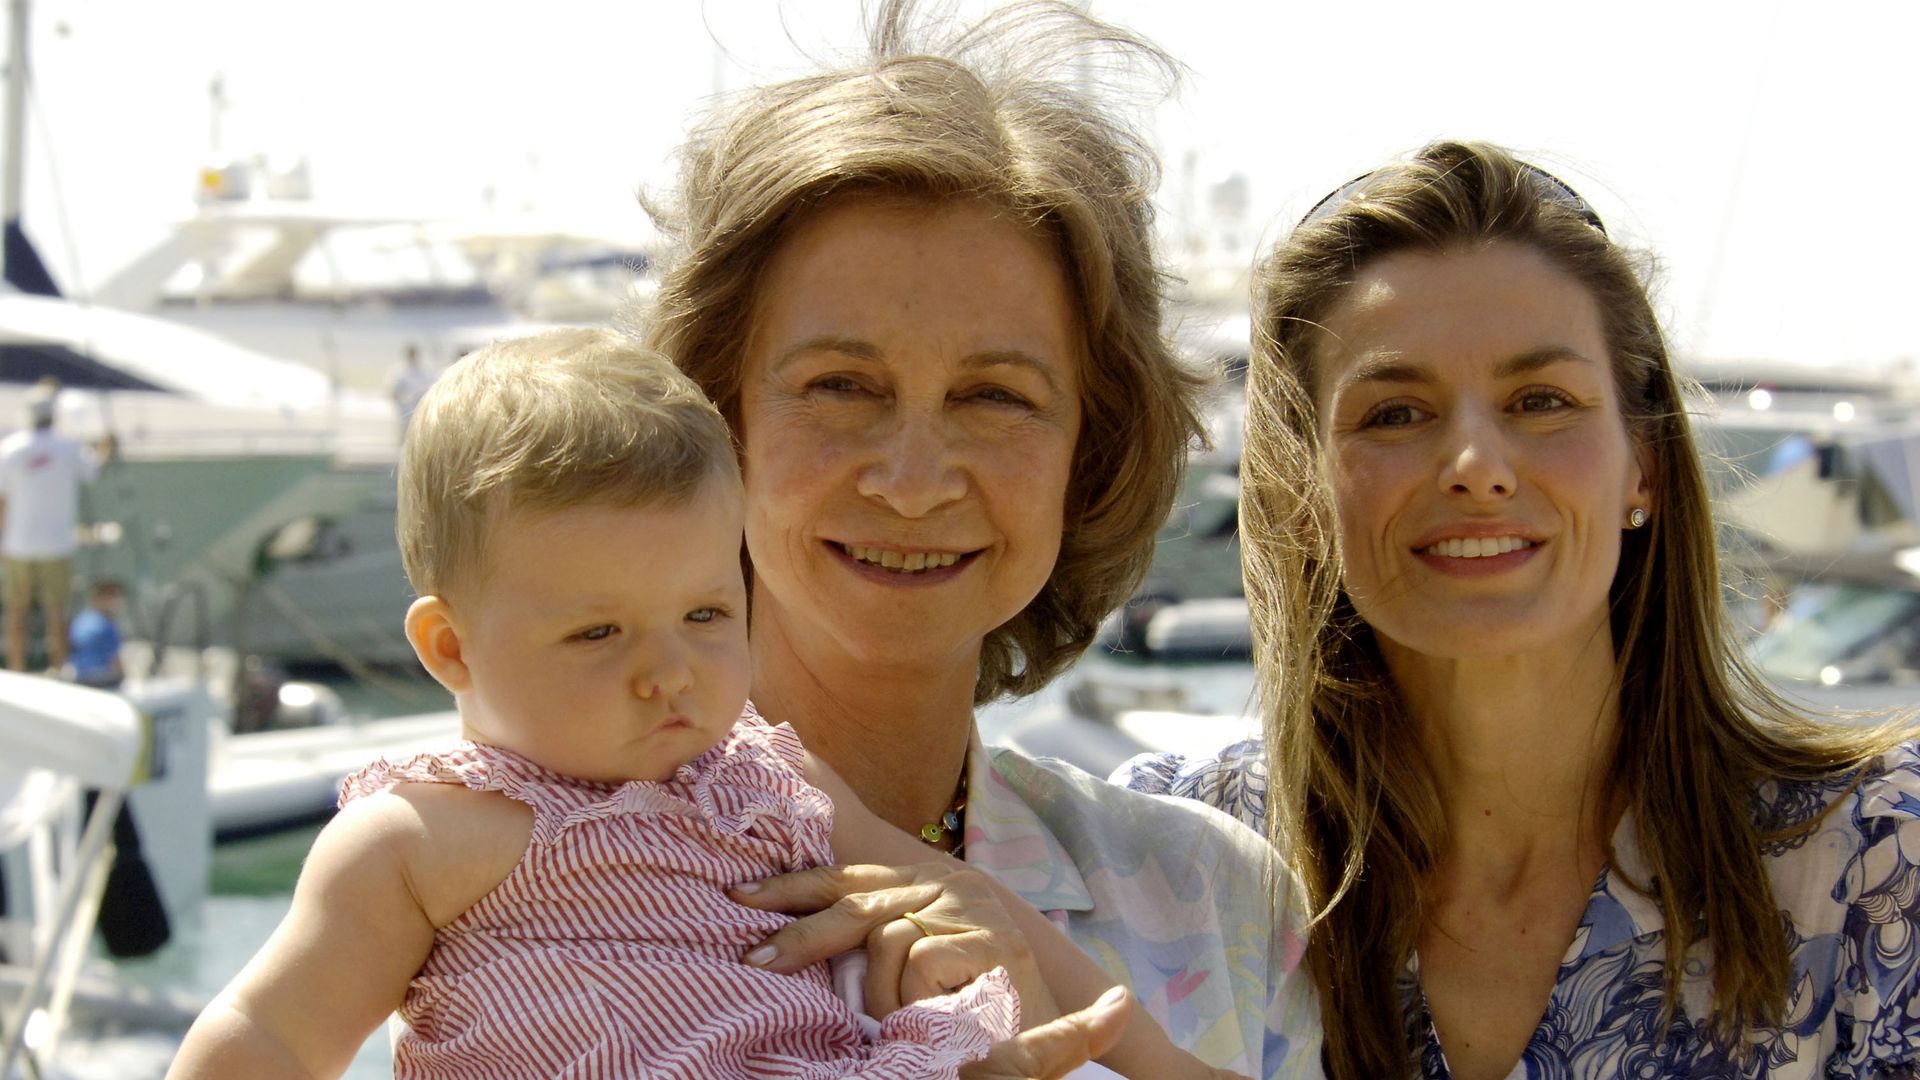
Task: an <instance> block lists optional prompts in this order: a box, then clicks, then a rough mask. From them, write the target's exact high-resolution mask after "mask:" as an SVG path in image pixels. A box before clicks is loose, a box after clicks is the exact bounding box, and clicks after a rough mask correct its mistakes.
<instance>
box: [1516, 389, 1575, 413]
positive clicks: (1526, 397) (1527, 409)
mask: <svg viewBox="0 0 1920 1080" xmlns="http://www.w3.org/2000/svg"><path fill="white" fill-rule="evenodd" d="M1572 404H1573V399H1571V398H1569V397H1567V395H1565V394H1563V393H1561V392H1560V391H1558V390H1529V391H1527V392H1526V393H1524V394H1522V395H1520V400H1519V401H1518V402H1517V403H1516V404H1515V408H1517V409H1519V411H1521V412H1523V413H1543V412H1553V411H1554V410H1556V409H1564V408H1566V407H1567V406H1569V405H1572Z"/></svg>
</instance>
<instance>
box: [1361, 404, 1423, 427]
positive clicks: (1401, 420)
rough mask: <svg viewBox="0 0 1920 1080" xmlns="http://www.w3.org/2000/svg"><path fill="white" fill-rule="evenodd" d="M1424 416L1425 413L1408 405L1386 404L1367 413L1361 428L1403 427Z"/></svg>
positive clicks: (1416, 407)
mask: <svg viewBox="0 0 1920 1080" xmlns="http://www.w3.org/2000/svg"><path fill="white" fill-rule="evenodd" d="M1424 416H1426V412H1425V411H1424V410H1422V409H1420V408H1419V407H1418V406H1415V405H1409V404H1407V403H1406V402H1402V401H1395V402H1388V403H1387V404H1385V405H1381V406H1379V407H1378V408H1376V409H1374V410H1373V411H1372V412H1370V413H1368V414H1367V417H1366V419H1365V420H1364V421H1362V426H1364V427H1405V426H1407V425H1408V424H1412V423H1416V422H1417V421H1419V420H1420V419H1421V418H1423V417H1424Z"/></svg>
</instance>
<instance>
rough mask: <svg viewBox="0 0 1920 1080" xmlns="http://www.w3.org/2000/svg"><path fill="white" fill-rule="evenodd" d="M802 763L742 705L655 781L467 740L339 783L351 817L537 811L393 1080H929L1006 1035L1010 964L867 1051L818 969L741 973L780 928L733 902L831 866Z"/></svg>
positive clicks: (441, 943) (465, 935)
mask: <svg viewBox="0 0 1920 1080" xmlns="http://www.w3.org/2000/svg"><path fill="white" fill-rule="evenodd" d="M800 761H801V751H800V741H799V739H798V738H797V737H796V736H795V735H794V734H793V731H792V729H791V728H789V727H787V726H786V725H784V724H783V725H779V726H777V727H776V726H770V725H768V724H767V723H766V722H765V721H764V720H762V719H761V718H760V717H759V716H758V715H756V714H755V713H754V712H753V710H752V707H751V706H748V709H747V712H746V714H745V715H743V716H742V717H741V719H740V721H739V722H738V723H737V724H735V726H734V729H733V733H732V734H731V735H730V736H729V737H728V738H727V739H726V740H725V741H723V742H722V743H721V744H720V745H718V746H716V747H714V748H713V749H711V750H709V751H707V752H706V753H705V754H702V755H701V756H700V757H699V758H696V759H695V760H694V761H692V762H690V763H688V764H686V765H683V766H681V767H680V769H679V770H678V772H677V773H676V774H675V775H674V778H673V779H671V780H667V781H662V782H658V783H656V782H652V781H632V782H629V783H625V784H597V783H589V782H585V781H581V780H576V779H573V778H571V777H567V776H562V775H560V774H558V773H553V772H549V771H547V770H545V769H542V768H541V767H539V766H538V765H535V764H533V763H532V762H530V761H527V760H526V759H525V758H522V757H519V756H517V755H515V754H512V753H510V752H508V751H505V750H500V749H497V748H494V747H489V746H479V745H474V744H463V745H461V746H460V747H459V748H457V749H454V750H451V751H449V752H446V753H439V754H423V755H421V756H419V757H416V758H414V759H412V760H411V761H408V762H405V763H403V764H393V763H389V762H384V761H381V762H375V763H374V764H373V765H371V766H369V767H367V768H366V769H364V770H362V771H361V772H359V773H356V774H355V775H353V776H351V777H349V778H348V779H347V781H346V782H345V784H344V785H343V786H342V791H341V797H340V801H341V802H342V803H343V804H344V803H346V802H347V801H349V800H351V799H355V798H359V797H361V796H364V795H367V794H371V793H373V792H377V791H383V790H385V789H387V788H389V787H391V786H393V785H395V784H400V783H445V784H464V785H466V786H467V787H470V788H474V789H478V790H483V791H498V792H501V793H502V794H504V795H506V796H508V797H510V798H513V799H517V800H519V801H520V802H523V803H525V804H527V805H528V806H530V807H532V808H533V813H534V824H533V837H532V839H531V841H530V842H529V843H528V845H527V852H526V854H525V855H524V856H522V857H521V860H520V863H519V865H518V866H516V867H515V868H514V870H513V872H512V873H510V874H508V875H507V878H506V880H505V881H503V882H501V883H500V885H499V887H498V888H496V889H494V890H493V891H492V892H491V893H488V894H487V895H486V896H484V897H482V898H481V899H480V901H479V902H478V903H476V904H474V906H473V907H471V908H469V909H468V910H467V912H466V913H465V914H463V915H461V916H460V917H459V918H457V919H455V920H454V921H453V922H451V923H449V924H447V926H446V927H445V928H443V929H442V930H441V931H440V932H439V933H438V934H436V935H435V936H434V945H433V952H432V953H431V954H430V955H429V956H428V957H427V962H426V965H425V966H424V967H422V968H421V969H420V972H419V974H417V975H415V976H414V979H413V982H412V983H411V984H409V986H408V987H407V994H406V1000H405V1002H404V1003H403V1004H402V1006H401V1009H400V1013H399V1016H400V1019H401V1021H402V1022H403V1025H404V1026H403V1027H401V1028H400V1029H399V1030H398V1031H397V1033H396V1035H395V1037H394V1075H395V1076H396V1077H405V1078H412V1077H419V1078H423V1080H425V1078H433V1080H440V1078H451V1077H460V1078H469V1077H473V1078H478V1077H488V1078H494V1077H498V1078H500V1080H528V1078H533V1077H538V1078H543V1080H544V1078H548V1077H554V1078H558V1077H580V1078H588V1077H592V1078H612V1077H621V1078H626V1077H634V1078H638V1077H646V1078H655V1077H658V1078H675V1080H679V1078H686V1080H694V1078H699V1080H727V1078H755V1080H758V1078H771V1077H780V1078H783V1080H784V1078H805V1080H827V1078H829V1077H866V1078H872V1080H892V1078H899V1080H908V1078H912V1080H922V1078H936V1077H955V1076H957V1074H958V1071H959V1068H960V1066H961V1065H962V1064H965V1063H966V1062H969V1061H974V1060H977V1059H979V1058H980V1057H983V1056H984V1055H985V1054H986V1051H987V1047H988V1046H989V1045H990V1044H991V1043H992V1042H994V1041H995V1040H998V1039H1004V1038H1007V1037H1010V1036H1011V1035H1012V1034H1013V1033H1014V1032H1015V1031H1016V1030H1017V1029H1018V1024H1019V1003H1018V998H1017V995H1015V993H1014V991H1013V986H1012V982H1011V980H1010V979H1009V978H1008V976H1007V973H1006V972H1005V971H1004V970H1002V969H995V970H994V971H992V972H989V973H988V974H987V975H985V976H982V977H981V978H979V979H976V980H975V981H974V982H973V983H972V984H970V985H969V986H967V987H965V988H963V989H962V990H960V991H959V992H958V993H956V994H953V995H950V996H948V997H944V998H936V999H931V1000H929V1001H924V1002H920V1003H919V1004H917V1005H911V1006H908V1007H906V1008H903V1009H900V1010H899V1011H897V1012H894V1013H893V1014H891V1015H889V1016H888V1017H887V1018H886V1019H885V1020H884V1021H882V1022H881V1023H880V1025H879V1035H878V1036H877V1037H874V1038H869V1037H867V1036H866V1035H863V1034H862V1032H861V1025H860V1023H859V1018H858V1017H857V1016H856V1015H855V1013H854V1012H853V1010H852V1009H850V1008H849V1007H848V1006H847V1005H846V1004H845V1003H844V1002H842V1001H841V1000H840V999H839V998H838V997H836V996H834V993H833V991H832V989H831V988H830V986H829V983H828V976H827V970H826V966H825V965H816V966H815V967H812V968H809V969H808V970H806V971H803V972H800V973H799V974H796V975H776V974H773V973H770V972H766V971H762V970H760V969H758V968H753V967H749V966H748V965H746V964H744V963H742V962H741V961H740V957H741V955H742V954H743V953H744V952H745V951H746V950H747V949H748V948H749V947H751V946H753V945H754V944H756V943H758V942H759V941H760V940H761V939H762V938H765V937H766V936H767V935H769V934H771V933H773V932H774V931H775V930H777V929H779V928H780V927H781V926H783V925H785V924H786V923H787V922H788V921H789V919H788V917H787V916H785V915H779V914H773V913H769V912H762V911H755V910H753V909H751V908H746V907H742V906H741V905H739V904H736V903H734V902H733V901H732V900H731V899H729V898H728V897H727V896H726V893H725V890H726V888H727V887H729V886H731V885H736V884H738V883H740V882H743V881H752V880H755V879H758V878H763V877H767V876H769V875H771V874H776V873H782V872H786V871H790V870H799V869H804V868H806V867H809V866H815V865H818V864H821V863H826V862H831V861H832V853H831V851H830V850H829V848H828V844H827V841H828V836H829V833H830V831H831V827H832V820H833V807H832V804H831V803H830V802H829V801H828V800H827V797H826V795H825V794H824V793H822V792H821V791H820V790H819V789H817V788H814V787H812V786H811V785H809V784H807V783H806V781H805V780H804V779H803V778H802V776H801V773H800V769H799V763H800ZM868 1026H869V1030H871V1021H869V1022H868Z"/></svg>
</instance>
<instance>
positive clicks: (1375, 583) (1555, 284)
mask: <svg viewBox="0 0 1920 1080" xmlns="http://www.w3.org/2000/svg"><path fill="white" fill-rule="evenodd" d="M1314 376H1315V396H1316V399H1317V404H1318V407H1319V412H1320V433H1319V435H1320V440H1321V445H1322V447H1323V448H1324V450H1325V456H1326V462H1327V468H1328V470H1329V474H1330V479H1331V482H1332V484H1333V486H1334V491H1335V496H1336V500H1337V507H1338V516H1339V523H1340V538H1341V543H1342V545H1343V549H1344V553H1345V558H1346V585H1347V591H1348V594H1349V595H1350V596H1351V597H1352V599H1353V603H1354V607H1355V609H1356V610H1357V611H1358V612H1359V614H1360V616H1361V617H1362V618H1364V619H1365V620H1366V621H1367V623H1368V624H1369V625H1370V626H1372V627H1373V629H1374V631H1375V632H1376V633H1377V634H1379V635H1380V636H1381V637H1382V638H1383V639H1385V641H1386V642H1387V643H1388V644H1389V647H1391V646H1392V645H1397V646H1399V647H1402V648H1405V649H1408V650H1411V651H1413V652H1415V653H1420V654H1425V655H1428V656H1433V657H1440V658H1467V657H1471V656H1491V655H1508V654H1517V653H1522V652H1527V651H1530V650H1533V649H1537V648H1542V647H1553V646H1555V645H1559V644H1563V643H1569V642H1572V641H1573V640H1574V639H1575V638H1577V637H1579V636H1582V635H1592V634H1596V633H1599V634H1604V633H1606V632H1607V630H1606V626H1607V593H1608V588H1609V586H1610V585H1611V583H1612V581H1613V577H1614V571H1615V569H1616V568H1617V567H1618V565H1619V561H1620V535H1621V530H1622V529H1623V528H1624V526H1625V523H1626V519H1627V515H1628V513H1629V511H1630V510H1631V509H1632V508H1634V507H1642V508H1645V507H1647V505H1648V502H1647V496H1646V481H1645V478H1644V475H1643V472H1642V466H1641V462H1640V454H1639V453H1638V452H1637V450H1636V447H1635V444H1634V442H1633V441H1632V440H1631V439H1630V438H1629V437H1628V434H1627V428H1626V424H1625V422H1624V420H1623V417H1622V415H1621V411H1620V403H1619V401H1618V395H1617V393H1616V390H1615V387H1614V379H1613V369H1612V363H1611V360H1610V358H1609V354H1608V350H1607V345H1606V339H1605V337H1604V335H1603V333H1602V331H1601V324H1600V312H1599V308H1598V307H1597V305H1596V304H1595V303H1594V300H1593V297H1592V296H1591V294H1589V293H1588V292H1587V290H1586V289H1585V288H1584V287H1583V286H1582V285H1581V284H1580V283H1579V282H1577V281H1575V280H1574V279H1573V278H1571V277H1569V276H1568V275H1566V274H1564V273H1562V272H1561V271H1559V270H1558V269H1556V268H1555V267H1554V266H1552V265H1551V264H1550V263H1548V262H1547V260H1546V259H1545V258H1544V257H1542V256H1541V255H1539V254H1538V253H1537V252H1535V251H1534V250H1532V249H1531V248H1527V247H1522V246H1517V245H1507V244H1495V245H1492V246H1489V247H1483V248H1479V249H1474V250H1468V251H1460V252H1453V253H1448V254H1440V255H1435V254H1426V253H1406V254H1399V255H1394V256H1390V257H1388V258H1385V259H1382V260H1380V261H1379V262H1377V263H1375V264H1373V265H1372V266H1370V267H1368V268H1367V269H1366V270H1365V272H1363V273H1362V274H1361V275H1360V276H1359V278H1358V280H1357V281H1356V282H1355V283H1354V284H1353V286H1352V287H1351V288H1350V289H1349V290H1348V292H1347V294H1346V296H1345V297H1344V298H1343V299H1342V301H1341V302H1340V304H1339V305H1338V306H1336V307H1335V309H1334V310H1333V311H1332V312H1331V314H1330V316H1329V317H1328V318H1327V319H1326V320H1325V323H1324V331H1323V333H1322V334H1321V336H1320V344H1319V345H1318V347H1317V349H1316V353H1315V372H1314Z"/></svg>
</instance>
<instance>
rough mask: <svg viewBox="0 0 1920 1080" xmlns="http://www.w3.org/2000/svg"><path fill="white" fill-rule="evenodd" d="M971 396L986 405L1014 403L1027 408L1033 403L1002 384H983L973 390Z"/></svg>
mask: <svg viewBox="0 0 1920 1080" xmlns="http://www.w3.org/2000/svg"><path fill="white" fill-rule="evenodd" d="M972 396H973V399H974V400H975V401H982V402H985V403H986V404H988V405H1016V406H1019V407H1021V408H1028V407H1031V406H1032V404H1033V402H1031V401H1028V400H1027V399H1026V398H1025V397H1023V396H1022V395H1020V394H1016V393H1014V392H1013V391H1012V390H1009V389H1007V388H1006V387H1004V386H983V387H981V388H980V389H978V390H975V391H974V392H973V395H972Z"/></svg>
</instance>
